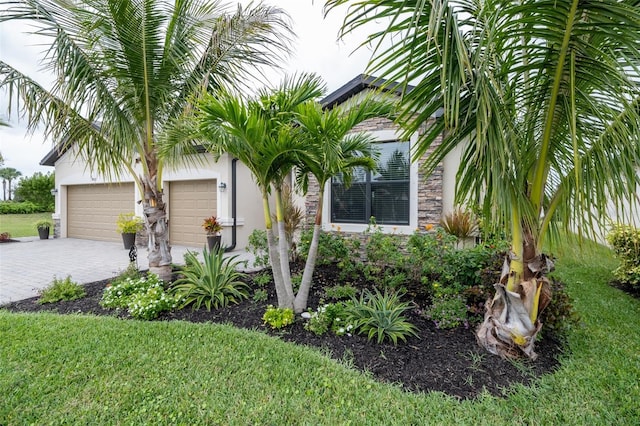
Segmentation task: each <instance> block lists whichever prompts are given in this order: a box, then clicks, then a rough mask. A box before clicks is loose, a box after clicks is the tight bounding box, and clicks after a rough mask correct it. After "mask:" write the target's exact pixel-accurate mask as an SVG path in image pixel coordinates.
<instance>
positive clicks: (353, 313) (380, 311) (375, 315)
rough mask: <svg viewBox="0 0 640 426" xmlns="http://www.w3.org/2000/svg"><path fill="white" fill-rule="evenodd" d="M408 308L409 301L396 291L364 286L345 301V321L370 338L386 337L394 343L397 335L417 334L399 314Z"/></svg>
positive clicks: (413, 327) (405, 338)
mask: <svg viewBox="0 0 640 426" xmlns="http://www.w3.org/2000/svg"><path fill="white" fill-rule="evenodd" d="M409 309H410V306H409V304H407V303H405V302H402V301H401V300H400V295H399V294H398V293H390V292H388V291H387V290H385V292H384V293H380V291H379V290H376V292H375V293H371V292H370V291H368V290H366V291H365V292H364V294H362V295H361V296H360V298H359V299H353V300H352V301H351V303H350V304H349V305H347V322H348V323H350V324H353V325H354V327H355V329H356V330H357V331H358V332H359V333H364V334H366V335H367V338H368V339H369V340H372V339H373V338H374V337H375V338H376V340H377V342H378V343H382V342H383V341H384V340H385V339H388V340H391V341H392V342H393V343H394V344H397V343H398V339H401V340H403V341H406V340H407V336H409V335H412V336H417V333H416V331H417V328H416V327H415V326H414V325H413V324H411V323H410V322H409V321H407V319H406V317H404V315H402V314H403V313H404V312H405V311H407V310H409Z"/></svg>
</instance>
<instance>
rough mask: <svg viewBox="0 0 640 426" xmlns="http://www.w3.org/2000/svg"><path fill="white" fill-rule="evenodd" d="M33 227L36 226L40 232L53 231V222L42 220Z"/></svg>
mask: <svg viewBox="0 0 640 426" xmlns="http://www.w3.org/2000/svg"><path fill="white" fill-rule="evenodd" d="M33 226H35V228H36V229H38V230H40V229H51V228H53V221H51V220H49V219H40V220H39V221H37V222H36V223H34V224H33Z"/></svg>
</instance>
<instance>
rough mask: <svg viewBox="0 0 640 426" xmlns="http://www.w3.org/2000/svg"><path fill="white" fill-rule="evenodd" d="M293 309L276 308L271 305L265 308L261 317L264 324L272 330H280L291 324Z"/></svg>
mask: <svg viewBox="0 0 640 426" xmlns="http://www.w3.org/2000/svg"><path fill="white" fill-rule="evenodd" d="M293 318H294V316H293V309H290V308H276V307H274V306H272V305H269V306H267V310H266V312H265V313H264V315H263V316H262V320H263V321H264V323H265V324H269V325H270V326H271V328H273V329H280V328H283V327H286V326H288V325H290V324H293Z"/></svg>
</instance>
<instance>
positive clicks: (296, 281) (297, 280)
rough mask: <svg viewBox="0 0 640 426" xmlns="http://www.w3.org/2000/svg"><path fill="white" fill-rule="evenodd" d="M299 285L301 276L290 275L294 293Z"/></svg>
mask: <svg viewBox="0 0 640 426" xmlns="http://www.w3.org/2000/svg"><path fill="white" fill-rule="evenodd" d="M300 284H302V274H301V273H300V274H291V286H292V287H293V291H294V292H297V291H298V289H299V288H300Z"/></svg>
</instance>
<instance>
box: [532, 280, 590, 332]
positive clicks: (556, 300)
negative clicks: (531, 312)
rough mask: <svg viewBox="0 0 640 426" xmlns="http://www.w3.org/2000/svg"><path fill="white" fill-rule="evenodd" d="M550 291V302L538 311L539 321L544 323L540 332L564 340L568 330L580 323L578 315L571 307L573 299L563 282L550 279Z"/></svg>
mask: <svg viewBox="0 0 640 426" xmlns="http://www.w3.org/2000/svg"><path fill="white" fill-rule="evenodd" d="M551 293H552V297H551V302H550V303H549V305H548V306H547V307H546V308H545V309H544V310H543V311H542V312H540V322H541V323H542V324H544V326H543V327H542V330H541V332H542V334H543V335H545V334H546V333H549V334H551V335H553V336H554V337H556V338H558V339H560V340H564V338H565V337H566V335H567V333H568V331H569V330H571V329H572V328H574V327H576V326H577V325H578V324H579V323H580V317H579V316H578V314H577V313H576V311H575V310H574V309H573V304H572V303H573V301H572V300H571V297H570V296H569V294H568V293H567V291H566V289H565V286H564V284H562V283H561V282H560V281H557V280H555V279H551Z"/></svg>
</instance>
